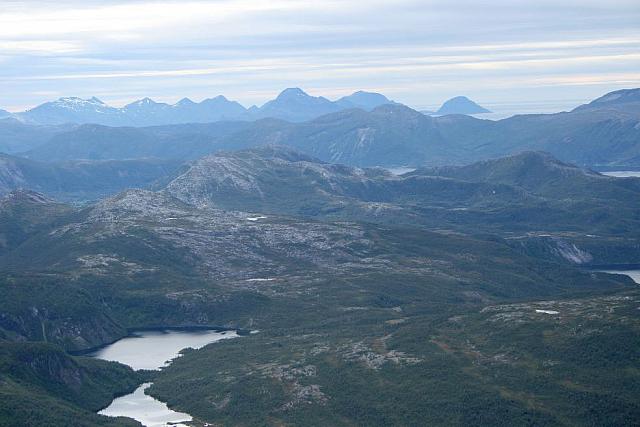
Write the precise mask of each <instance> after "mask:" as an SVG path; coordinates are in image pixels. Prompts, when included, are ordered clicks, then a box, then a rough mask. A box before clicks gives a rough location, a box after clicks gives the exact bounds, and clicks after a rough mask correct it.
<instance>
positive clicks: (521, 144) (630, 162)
mask: <svg viewBox="0 0 640 427" xmlns="http://www.w3.org/2000/svg"><path fill="white" fill-rule="evenodd" d="M639 92H640V91H639V90H638V89H629V90H625V91H616V92H612V93H611V94H607V95H605V96H603V97H601V98H599V99H598V100H595V101H593V102H591V103H589V104H586V105H584V106H580V107H578V108H576V109H574V110H573V111H571V112H562V113H556V114H529V115H519V116H514V117H511V118H508V119H503V120H498V121H491V120H480V119H477V118H474V117H471V116H466V115H444V116H436V117H430V116H428V115H425V114H422V113H420V112H418V111H415V110H413V109H411V108H409V107H406V106H404V105H401V104H396V103H389V104H384V105H379V106H377V107H375V108H374V109H372V110H370V111H365V110H364V109H353V108H350V109H345V110H339V111H334V112H330V113H328V114H324V115H321V116H320V117H317V118H315V119H313V120H309V121H306V122H297V123H292V122H287V121H283V120H279V119H273V118H264V119H259V120H256V121H218V122H214V123H200V124H181V125H164V126H153V127H109V126H104V125H95V124H85V125H28V124H25V123H22V122H20V121H18V120H15V119H4V120H0V151H4V152H7V153H10V154H20V155H22V156H26V157H28V158H31V159H34V160H40V161H66V160H81V159H82V160H126V159H145V158H160V159H166V160H190V159H196V158H198V157H201V156H203V155H206V154H209V153H212V152H215V151H218V150H238V149H243V148H250V147H255V146H261V145H271V144H278V145H287V146H291V147H294V148H296V149H298V150H300V151H302V152H304V153H307V154H309V155H312V156H314V157H317V158H319V159H321V160H323V161H329V162H336V163H343V164H348V165H353V166H386V167H392V166H412V167H421V166H441V165H446V164H466V163H471V162H474V161H477V160H484V159H491V158H497V157H501V156H505V155H510V154H514V153H518V152H522V151H527V150H533V151H546V152H549V153H551V154H552V155H554V156H555V157H557V158H559V159H560V160H562V161H566V162H570V163H574V164H578V165H581V166H588V167H596V168H597V167H608V168H611V167H614V168H624V167H640V144H639V143H638V142H639V141H640V107H639V105H640V102H638V101H637V99H638V93H639ZM380 100H382V99H381V98H379V97H377V96H376V95H371V94H365V93H356V94H354V95H353V96H352V97H348V98H347V99H342V100H341V101H339V102H340V103H341V104H342V105H346V104H347V102H349V103H350V105H353V104H356V103H357V104H358V105H367V106H370V105H373V104H375V103H377V102H379V101H380ZM296 102H299V103H302V104H303V105H307V107H308V108H307V111H311V110H313V111H315V113H314V114H320V113H321V112H322V111H325V110H327V109H333V108H338V107H336V103H335V102H331V101H328V100H326V99H324V98H313V97H307V96H305V95H304V94H303V93H302V92H301V91H298V90H295V89H292V90H288V91H285V92H283V94H281V95H280V96H279V97H278V98H277V99H276V100H274V101H272V102H271V103H268V104H267V105H265V106H264V107H263V108H264V111H271V112H273V114H276V115H277V114H279V113H278V111H281V106H282V105H294V104H295V103H296ZM300 109H302V107H301V108H300Z"/></svg>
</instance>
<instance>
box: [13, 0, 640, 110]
mask: <svg viewBox="0 0 640 427" xmlns="http://www.w3.org/2000/svg"><path fill="white" fill-rule="evenodd" d="M287 87H300V88H302V89H304V90H305V91H306V92H308V93H309V94H311V95H316V96H319V95H322V96H326V97H327V98H330V99H335V98H338V97H340V96H343V95H347V94H350V93H352V92H354V91H356V90H368V91H375V92H381V93H383V94H385V95H387V96H388V97H389V98H392V99H394V100H395V101H398V102H402V103H404V104H407V105H410V106H412V107H414V108H418V109H430V108H434V107H437V106H438V105H439V104H441V103H442V102H443V101H445V100H446V99H448V98H451V97H453V96H457V95H466V96H468V97H470V98H471V99H473V100H475V101H477V102H479V103H480V104H483V105H485V106H489V108H492V109H494V110H500V109H516V110H518V109H519V112H534V111H540V112H550V111H558V110H562V109H568V108H572V107H573V106H575V105H579V104H581V103H583V102H585V101H588V100H590V99H593V98H595V97H597V96H600V95H602V94H604V93H606V92H609V91H611V90H616V89H622V88H631V87H640V1H639V0H620V1H617V0H608V1H601V0H598V1H592V0H567V1H563V0H553V1H551V0H536V1H520V0H491V1H488V0H468V1H466V0H459V1H458V0H454V1H442V0H437V1H431V0H393V1H389V0H384V1H383V0H339V1H334V0H325V1H318V0H304V1H293V0H214V1H191V0H185V1H146V0H128V1H120V0H104V1H94V0H82V1H80V0H58V1H43V0H24V1H13V0H0V108H4V109H7V110H10V111H21V110H24V109H26V108H30V107H33V106H35V105H37V104H39V103H42V102H45V101H48V100H52V99H56V98H58V97H62V96H79V97H83V98H88V97H92V96H97V97H98V98H100V99H102V100H103V101H105V102H107V103H109V104H111V105H114V106H122V105H124V104H127V103H129V102H132V101H134V100H136V99H140V98H143V97H147V96H148V97H151V98H153V99H154V100H156V101H164V102H170V103H173V102H176V101H178V100H179V99H181V98H183V97H189V98H191V99H192V100H194V101H200V100H202V99H204V98H210V97H213V96H216V95H219V94H223V95H225V96H226V97H227V98H229V99H233V100H237V101H239V102H240V103H242V104H243V105H245V106H250V105H252V104H257V105H261V104H263V103H264V102H265V101H267V100H269V99H271V98H273V97H275V96H276V95H277V94H278V93H279V92H280V91H281V90H282V89H284V88H287Z"/></svg>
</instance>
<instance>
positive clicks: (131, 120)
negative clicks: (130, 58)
mask: <svg viewBox="0 0 640 427" xmlns="http://www.w3.org/2000/svg"><path fill="white" fill-rule="evenodd" d="M390 103H393V102H392V101H390V100H389V99H387V98H386V97H385V96H384V95H381V94H379V93H370V92H362V91H359V92H355V93H354V94H352V95H349V96H345V97H342V98H340V99H338V100H337V101H330V100H328V99H327V98H324V97H321V96H319V97H315V96H311V95H308V94H307V93H305V92H304V91H303V90H302V89H299V88H289V89H285V90H284V91H282V93H280V94H279V95H278V96H277V98H275V99H273V100H271V101H269V102H267V103H266V104H264V105H263V106H262V107H259V108H258V107H255V106H253V107H251V108H245V107H243V106H242V105H240V104H239V103H238V102H236V101H230V100H228V99H227V98H225V97H224V96H217V97H215V98H210V99H205V100H204V101H202V102H194V101H191V100H190V99H188V98H183V99H182V100H180V101H179V102H177V103H175V104H166V103H162V102H155V101H153V100H152V99H150V98H144V99H141V100H138V101H135V102H132V103H131V104H128V105H126V106H124V107H122V108H116V107H112V106H109V105H107V104H105V103H104V102H102V101H101V100H99V99H98V98H96V97H93V98H90V99H81V98H76V97H68V98H60V99H58V100H56V101H51V102H46V103H44V104H41V105H39V106H37V107H35V108H32V109H30V110H27V111H25V112H21V113H16V114H13V115H11V113H8V112H4V114H3V112H2V111H0V118H2V117H8V116H13V117H15V118H17V119H19V120H21V121H23V122H25V123H30V124H40V125H58V124H65V123H77V124H86V123H91V124H100V125H105V126H156V125H168V124H180V123H210V122H216V121H224V120H258V119H261V118H266V117H269V118H277V119H282V120H287V121H292V122H300V121H305V120H310V119H313V118H316V117H318V116H321V115H323V114H328V113H332V112H336V111H341V110H345V109H350V108H362V109H365V110H371V109H373V108H375V107H378V106H380V105H383V104H390Z"/></svg>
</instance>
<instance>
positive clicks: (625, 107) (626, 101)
mask: <svg viewBox="0 0 640 427" xmlns="http://www.w3.org/2000/svg"><path fill="white" fill-rule="evenodd" d="M602 109H611V110H616V111H620V112H624V113H635V114H637V113H640V88H639V89H622V90H616V91H614V92H609V93H607V94H606V95H603V96H601V97H600V98H597V99H595V100H593V101H591V102H590V103H588V104H585V105H581V106H579V107H577V108H576V109H574V110H573V111H587V110H602Z"/></svg>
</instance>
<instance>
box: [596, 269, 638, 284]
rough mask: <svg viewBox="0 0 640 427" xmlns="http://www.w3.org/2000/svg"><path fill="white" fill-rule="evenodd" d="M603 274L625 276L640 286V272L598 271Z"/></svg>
mask: <svg viewBox="0 0 640 427" xmlns="http://www.w3.org/2000/svg"><path fill="white" fill-rule="evenodd" d="M598 271H601V272H603V273H610V274H624V275H625V276H629V277H631V279H633V281H634V282H636V283H637V284H639V285H640V270H598Z"/></svg>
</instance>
